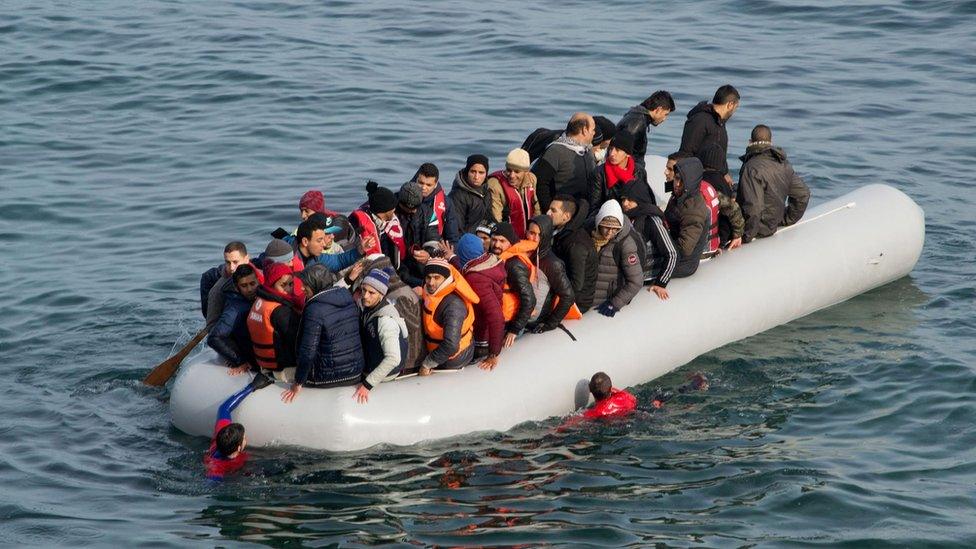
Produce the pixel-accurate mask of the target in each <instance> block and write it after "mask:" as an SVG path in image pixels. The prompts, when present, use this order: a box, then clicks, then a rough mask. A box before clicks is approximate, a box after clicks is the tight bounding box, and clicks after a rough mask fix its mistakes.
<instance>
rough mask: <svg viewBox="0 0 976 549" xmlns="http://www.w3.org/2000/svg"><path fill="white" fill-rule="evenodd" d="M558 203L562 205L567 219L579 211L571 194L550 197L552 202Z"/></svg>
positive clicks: (577, 204)
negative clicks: (567, 216)
mask: <svg viewBox="0 0 976 549" xmlns="http://www.w3.org/2000/svg"><path fill="white" fill-rule="evenodd" d="M557 200H558V201H559V202H561V203H562V205H563V210H565V211H566V213H568V214H569V217H573V216H574V215H576V210H578V209H579V203H578V202H576V198H575V197H574V196H573V195H571V194H557V195H556V196H554V197H552V201H553V202H555V201H557Z"/></svg>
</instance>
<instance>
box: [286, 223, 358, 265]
mask: <svg viewBox="0 0 976 549" xmlns="http://www.w3.org/2000/svg"><path fill="white" fill-rule="evenodd" d="M341 231H342V229H341V228H340V227H339V226H338V225H336V224H335V222H334V220H333V219H332V218H330V217H326V216H325V215H322V214H320V213H316V214H312V215H311V216H310V217H309V218H308V219H306V220H305V221H302V223H301V225H299V226H298V231H297V232H296V233H295V246H294V248H295V256H296V257H297V258H298V259H301V262H302V267H303V269H307V268H309V267H311V266H312V265H316V264H322V265H325V266H326V267H328V268H329V270H330V271H333V272H339V271H341V270H343V269H345V268H346V267H350V266H352V264H353V263H355V262H356V261H357V260H358V259H359V258H360V257H362V256H363V252H364V251H365V250H368V249H370V248H372V247H373V245H374V244H375V239H374V238H373V237H372V236H367V237H365V238H363V239H362V240H361V241H360V243H359V246H357V247H356V248H353V249H351V250H347V251H345V252H342V253H341V254H335V255H328V254H326V253H325V249H326V248H328V247H329V246H331V245H332V242H333V240H334V238H335V235H336V234H337V233H339V232H341Z"/></svg>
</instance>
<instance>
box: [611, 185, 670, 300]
mask: <svg viewBox="0 0 976 549" xmlns="http://www.w3.org/2000/svg"><path fill="white" fill-rule="evenodd" d="M620 207H621V208H622V209H623V211H624V214H625V215H626V216H627V218H628V219H630V222H631V223H632V224H633V225H634V232H636V233H637V234H638V235H640V237H641V239H642V240H643V241H644V246H645V248H646V249H647V259H646V260H645V262H644V273H645V274H644V282H645V283H647V282H649V283H650V286H649V287H648V288H647V291H649V292H654V294H655V295H656V296H657V297H658V298H660V299H668V298H669V297H670V295H669V294H668V290H667V287H668V282H669V281H670V280H671V275H672V273H674V267H675V265H677V263H678V251H677V250H676V249H675V248H674V242H672V241H671V235H670V234H668V229H667V228H666V227H665V225H664V212H662V211H661V208H658V207H657V206H655V205H654V204H651V203H650V202H647V201H646V200H645V199H644V198H643V194H642V193H640V192H638V191H637V189H636V188H630V189H628V190H626V191H625V192H624V195H623V199H622V200H621V201H620Z"/></svg>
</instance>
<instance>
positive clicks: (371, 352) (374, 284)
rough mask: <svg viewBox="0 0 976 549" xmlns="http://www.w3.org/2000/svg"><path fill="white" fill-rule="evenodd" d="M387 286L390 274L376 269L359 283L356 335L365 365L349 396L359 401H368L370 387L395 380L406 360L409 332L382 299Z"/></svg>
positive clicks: (393, 309) (384, 298) (396, 314)
mask: <svg viewBox="0 0 976 549" xmlns="http://www.w3.org/2000/svg"><path fill="white" fill-rule="evenodd" d="M389 287H390V274H389V273H387V272H386V271H382V270H380V269H373V270H371V271H370V272H369V273H367V274H366V276H365V277H363V279H362V282H361V283H360V285H359V289H360V293H361V294H362V295H361V297H360V302H361V305H362V314H361V315H360V334H361V336H362V344H363V356H364V358H365V361H366V365H365V369H364V370H363V379H362V382H360V384H359V385H358V386H357V387H356V391H355V392H354V393H353V398H355V399H356V400H358V401H359V403H360V404H365V403H366V402H368V401H369V393H370V391H372V390H373V387H375V386H377V385H379V384H380V383H381V382H384V381H392V380H393V379H395V378H396V377H397V376H398V375H399V374H400V372H401V371H403V368H404V366H405V365H406V363H407V347H408V344H409V341H408V337H409V332H408V331H407V324H406V322H404V320H403V318H401V317H400V313H398V312H397V310H396V307H394V306H393V304H392V303H390V302H389V301H387V299H386V294H387V291H388V290H389Z"/></svg>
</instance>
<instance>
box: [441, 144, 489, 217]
mask: <svg viewBox="0 0 976 549" xmlns="http://www.w3.org/2000/svg"><path fill="white" fill-rule="evenodd" d="M487 177H488V157H487V156H485V155H483V154H472V155H471V156H469V157H468V161H467V163H465V165H464V168H463V169H461V170H459V171H458V173H456V174H455V175H454V184H453V185H452V186H451V192H450V193H448V195H447V196H448V198H450V199H451V202H452V203H453V205H454V214H455V217H456V218H457V222H458V229H459V230H460V232H461V233H473V232H474V231H475V230H476V229H477V228H478V226H479V225H481V224H482V223H484V222H485V220H486V219H488V218H489V217H490V213H489V212H490V209H491V196H490V195H489V194H488V188H487V185H485V180H486V179H487Z"/></svg>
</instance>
